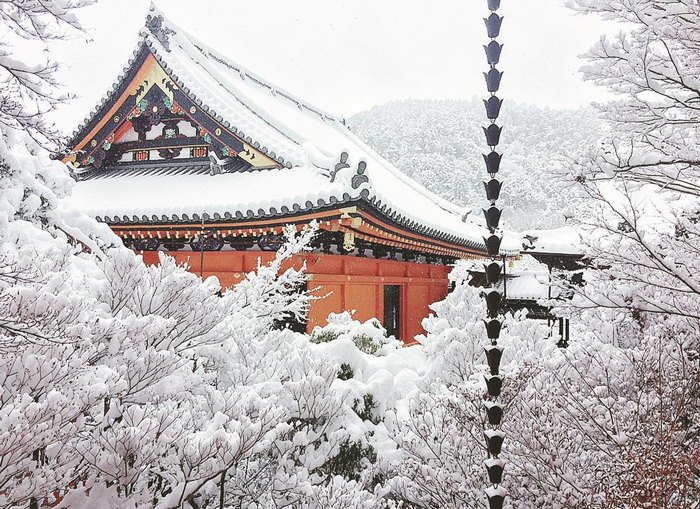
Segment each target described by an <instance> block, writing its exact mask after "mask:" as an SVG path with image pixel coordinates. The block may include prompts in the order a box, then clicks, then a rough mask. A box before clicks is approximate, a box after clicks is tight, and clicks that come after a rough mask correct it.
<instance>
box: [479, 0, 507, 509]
mask: <svg viewBox="0 0 700 509" xmlns="http://www.w3.org/2000/svg"><path fill="white" fill-rule="evenodd" d="M500 4H501V1H500V0H488V8H489V11H491V15H490V16H489V17H488V18H486V19H484V22H485V23H486V32H487V34H488V37H489V39H491V41H490V42H489V44H488V45H487V46H484V50H485V51H486V61H487V62H488V64H489V67H490V69H489V71H488V72H487V73H484V77H485V78H486V88H487V90H488V91H489V93H490V94H491V97H489V98H488V99H487V100H485V101H484V106H485V107H486V117H487V118H488V119H489V120H490V121H491V123H490V125H489V126H488V127H484V134H485V136H486V144H487V145H488V146H489V148H490V149H491V152H490V153H489V154H485V155H484V162H485V163H486V171H487V172H488V174H489V176H490V179H489V181H488V182H484V188H485V190H486V199H487V200H488V201H489V207H488V208H487V209H485V210H484V217H485V218H486V227H487V228H488V230H489V233H490V235H489V236H488V237H486V238H484V242H485V243H486V252H487V253H488V255H489V257H490V258H491V262H490V263H488V264H486V265H485V266H484V269H485V273H486V288H485V289H484V292H483V295H484V298H485V299H486V309H487V311H486V313H487V317H486V320H484V323H485V324H486V335H487V336H488V339H489V340H490V345H488V346H486V347H485V351H486V360H487V363H488V367H489V371H490V374H489V375H487V376H486V388H487V391H488V398H487V399H486V401H485V402H484V406H485V408H486V418H487V421H488V426H487V429H486V430H485V431H484V436H485V439H486V448H487V451H488V457H487V459H486V461H485V462H484V464H485V465H486V471H487V474H488V479H489V486H488V487H487V488H486V490H485V492H486V498H487V500H488V506H489V509H501V508H502V507H503V501H504V499H505V496H506V490H505V489H504V488H502V487H501V486H500V484H501V481H502V478H503V466H504V465H505V461H503V460H502V459H500V458H499V456H500V455H501V446H502V445H503V439H504V433H503V431H501V429H500V428H501V418H502V417H503V407H502V405H501V404H500V403H499V402H498V396H499V395H500V394H501V386H502V385H503V378H502V377H501V375H500V365H501V356H502V354H503V347H502V346H499V345H498V338H499V336H500V334H501V324H502V322H501V320H500V319H499V310H500V308H501V297H502V295H501V292H500V291H499V290H498V289H497V286H498V283H499V282H500V279H501V273H502V269H503V265H502V264H501V263H499V261H498V259H499V251H500V247H501V239H502V236H501V235H500V234H499V233H497V231H498V224H499V221H500V220H501V209H499V208H498V207H496V201H497V200H498V196H499V194H500V192H501V185H502V182H500V181H498V180H497V179H496V174H497V173H498V168H499V166H500V164H501V154H499V153H498V152H496V146H497V145H498V143H499V142H500V138H501V129H502V127H499V126H498V125H496V120H497V119H498V115H499V113H500V111H501V104H502V103H503V100H502V99H499V98H498V97H496V92H498V89H499V87H500V85H501V77H502V76H503V73H502V72H500V71H499V70H498V69H496V65H497V64H498V61H499V59H500V57H501V50H502V49H503V45H502V44H499V43H498V42H497V41H496V38H497V37H498V34H499V33H500V31H501V22H502V21H503V18H502V17H501V16H499V15H498V14H496V11H497V10H498V8H499V7H500Z"/></svg>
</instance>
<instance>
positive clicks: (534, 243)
mask: <svg viewBox="0 0 700 509" xmlns="http://www.w3.org/2000/svg"><path fill="white" fill-rule="evenodd" d="M523 252H524V253H529V254H558V255H573V256H582V255H583V249H582V248H581V239H580V237H579V235H578V233H576V230H575V229H574V228H572V227H570V226H562V227H561V228H555V229H552V230H528V231H526V232H524V233H523Z"/></svg>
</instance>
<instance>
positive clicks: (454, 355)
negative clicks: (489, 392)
mask: <svg viewBox="0 0 700 509" xmlns="http://www.w3.org/2000/svg"><path fill="white" fill-rule="evenodd" d="M468 268H469V266H468V264H466V263H463V262H462V263H459V264H458V265H457V267H456V268H455V269H454V270H453V272H452V274H451V275H450V277H451V279H453V280H454V282H455V283H456V286H455V289H454V290H453V291H452V292H451V293H450V294H449V295H448V296H447V298H446V299H445V300H443V301H441V302H438V303H436V304H433V305H432V309H433V310H434V311H435V313H436V314H435V315H432V316H430V317H429V318H427V319H426V320H425V321H424V327H425V329H426V331H427V332H426V336H425V337H424V338H422V339H421V342H422V343H423V344H424V347H425V351H426V358H427V359H426V371H425V375H424V376H423V377H422V378H421V379H420V380H419V382H418V383H417V384H416V389H415V390H414V391H412V392H411V393H410V394H409V395H408V396H407V397H405V398H402V399H400V400H399V401H397V402H396V404H395V405H394V408H393V409H392V411H390V412H389V413H388V415H387V416H386V418H385V425H386V427H387V430H388V435H389V436H390V437H391V439H392V440H393V441H394V442H395V444H396V450H395V451H392V452H391V453H389V454H386V455H385V456H386V460H385V461H383V462H382V467H383V469H384V471H385V475H387V476H388V478H389V480H388V483H389V485H390V486H391V488H392V493H393V496H394V497H396V498H398V499H399V500H402V501H405V502H408V503H410V504H413V505H414V506H415V507H425V508H438V507H449V508H458V507H465V508H467V507H468V508H481V507H483V506H484V504H485V503H486V502H485V497H484V493H483V485H484V476H485V468H484V458H485V457H486V444H485V440H484V427H485V426H484V425H485V422H484V419H485V417H484V414H485V412H484V403H485V401H486V394H485V393H486V390H485V386H484V377H485V376H488V375H489V370H488V367H487V366H486V365H485V361H486V359H485V355H484V350H483V347H484V324H483V323H482V321H481V319H482V317H483V316H485V303H484V300H483V298H482V297H481V296H480V294H479V290H478V289H477V288H474V287H472V286H469V285H468V284H467V281H468V279H470V276H469V273H468ZM547 336H548V334H547V330H546V326H543V324H541V323H539V322H536V321H534V320H524V319H523V316H520V315H519V316H515V317H514V316H512V315H509V316H507V317H506V318H505V321H504V331H503V332H502V334H501V338H500V340H499V344H501V342H502V344H503V345H504V346H505V350H504V358H503V361H502V370H501V371H502V373H503V374H504V378H505V380H504V385H503V392H502V393H501V398H502V400H501V401H502V402H503V406H504V412H508V416H509V418H508V420H507V422H504V425H503V431H504V432H505V435H506V437H507V440H508V443H507V444H506V445H505V450H504V454H503V455H502V456H501V458H504V459H505V460H506V464H507V467H506V468H508V469H509V470H510V469H512V465H511V463H512V461H513V459H514V458H513V457H512V452H511V451H512V450H513V449H514V448H515V446H514V445H513V443H514V442H519V441H522V440H525V439H526V437H529V436H530V435H529V430H528V429H527V428H523V427H522V425H521V424H522V422H521V415H522V407H523V405H526V404H528V401H527V400H526V399H523V398H522V397H521V394H522V392H523V391H524V390H525V388H527V387H529V386H531V384H533V383H534V380H535V378H536V377H537V376H538V374H539V372H540V369H541V368H542V365H543V359H545V358H547V357H548V356H549V355H550V354H552V353H553V352H555V351H556V345H555V341H554V339H553V338H548V337H547ZM496 461H498V460H496ZM513 470H514V469H513ZM508 478H509V486H510V485H512V484H517V483H520V482H522V479H518V478H517V476H515V475H514V474H513V473H509V474H508ZM526 503H527V500H526V499H523V500H520V499H518V500H517V501H516V504H517V506H518V507H535V505H532V506H530V505H526Z"/></svg>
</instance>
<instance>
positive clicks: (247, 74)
mask: <svg viewBox="0 0 700 509" xmlns="http://www.w3.org/2000/svg"><path fill="white" fill-rule="evenodd" d="M151 13H152V14H151ZM149 15H151V16H154V17H157V16H159V17H161V19H162V23H163V24H165V25H167V26H169V27H171V28H172V29H175V32H176V33H177V34H179V35H181V36H183V37H184V38H185V39H187V40H188V41H189V42H190V43H191V44H192V45H193V46H194V47H195V48H196V49H197V50H198V51H199V52H200V53H202V55H203V56H205V57H208V58H212V59H213V60H215V61H216V62H218V63H220V64H221V65H224V66H225V67H228V68H229V69H231V70H232V71H234V72H236V73H238V74H239V75H241V76H242V77H244V78H248V79H250V80H251V81H252V82H253V83H255V84H256V85H257V86H259V87H262V88H265V89H268V90H269V91H270V92H271V93H272V94H273V95H274V96H275V97H282V98H284V99H285V100H287V101H289V102H291V103H292V104H294V105H296V106H297V107H301V108H303V109H305V110H307V111H309V112H311V113H314V114H316V115H318V116H320V117H322V118H324V119H327V120H333V121H335V122H338V123H340V124H341V125H343V126H345V118H344V117H343V116H340V115H335V114H333V113H330V112H328V111H326V110H324V109H323V108H319V107H318V106H315V105H313V104H311V103H310V102H308V101H305V100H303V99H302V98H301V97H299V96H297V95H296V94H293V93H291V92H289V91H288V90H286V89H284V88H283V87H280V86H279V85H277V84H275V83H273V82H271V81H269V80H267V79H265V78H263V77H262V76H260V75H259V74H256V73H254V72H252V71H250V70H249V69H248V68H247V67H245V66H243V65H241V64H239V63H238V62H235V61H233V60H232V59H231V58H229V57H227V56H225V55H224V54H222V53H220V52H218V51H217V50H215V49H214V48H212V47H211V46H209V45H208V44H206V43H204V42H203V41H202V40H201V39H199V38H197V37H195V36H194V35H192V34H191V33H190V32H188V31H187V30H185V29H183V28H182V27H181V26H180V25H178V24H177V23H174V22H173V21H172V20H171V19H170V18H168V17H167V16H166V15H165V14H163V11H161V10H160V9H158V8H157V7H155V5H154V3H153V2H151V7H150V8H149ZM142 30H149V29H148V27H146V26H144V28H143V29H142ZM149 33H150V30H149ZM151 35H153V34H151ZM166 49H167V48H166Z"/></svg>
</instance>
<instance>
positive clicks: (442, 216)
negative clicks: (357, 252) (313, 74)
mask: <svg viewBox="0 0 700 509" xmlns="http://www.w3.org/2000/svg"><path fill="white" fill-rule="evenodd" d="M150 16H151V18H152V17H155V18H160V19H159V23H158V24H157V30H155V31H154V30H153V29H151V30H148V29H144V30H143V31H142V36H143V39H144V43H145V44H146V45H147V47H148V48H149V50H150V51H151V53H152V54H153V55H154V57H155V58H156V60H157V61H158V63H159V64H160V65H161V66H162V67H163V69H164V70H165V71H166V72H168V74H169V75H170V77H171V78H172V79H173V81H174V82H175V83H176V84H177V85H178V86H179V87H180V88H181V89H182V90H183V91H184V92H185V93H186V94H188V95H189V96H190V97H192V98H193V99H194V100H195V101H196V102H197V103H198V104H200V105H201V106H202V108H203V109H205V111H207V112H208V113H209V114H210V115H212V116H213V117H215V118H219V119H223V120H225V121H226V122H227V125H229V124H230V125H231V126H232V127H231V129H232V131H234V132H235V133H236V134H237V135H238V136H239V137H241V138H243V139H244V140H245V141H246V142H248V143H250V144H251V145H253V146H255V147H257V148H260V149H261V150H262V151H263V152H265V153H272V152H274V155H275V156H276V159H277V160H278V161H283V162H284V164H285V166H286V167H287V168H283V169H281V170H265V171H253V172H247V173H232V174H223V175H216V176H209V175H204V174H187V175H172V174H162V175H139V174H134V175H123V174H121V175H120V178H109V179H102V178H101V179H95V180H87V181H85V182H80V183H79V184H78V185H77V186H76V191H75V193H74V197H73V200H74V202H75V204H76V206H77V207H79V208H80V209H82V210H84V211H85V212H88V213H90V214H92V215H95V216H100V217H110V216H126V215H128V216H134V215H135V216H139V217H140V216H147V217H151V216H156V217H160V216H169V215H172V214H182V213H187V214H192V213H195V212H196V213H198V214H202V213H208V214H209V215H210V216H213V215H214V214H215V213H218V214H220V215H223V213H224V212H228V213H229V214H232V215H233V214H235V213H236V212H242V213H243V215H244V217H245V214H246V212H247V211H248V210H252V211H253V212H255V213H257V212H258V211H261V212H265V214H267V215H269V213H270V211H271V209H275V210H276V211H280V210H282V208H283V207H285V208H287V209H289V210H297V209H298V208H301V209H302V210H306V209H309V208H314V207H319V206H320V205H321V204H322V203H325V204H333V203H343V202H347V201H351V200H360V199H362V200H365V201H367V202H370V203H372V204H373V205H374V207H375V208H376V209H378V210H380V211H382V212H384V213H386V214H387V215H388V216H389V217H391V218H392V219H394V220H396V221H397V222H398V223H399V224H403V225H404V226H408V227H413V228H415V227H417V226H421V227H422V228H420V229H424V230H426V231H429V232H430V231H432V232H434V233H435V234H436V236H438V237H443V238H450V237H454V241H455V242H457V243H459V244H463V245H471V246H478V247H479V248H480V249H482V250H483V249H484V246H483V237H485V236H487V231H486V229H485V228H484V227H483V225H481V224H478V223H476V222H474V221H473V220H467V222H463V221H462V218H461V212H462V211H461V208H460V207H458V206H456V205H454V204H452V203H450V202H448V201H447V200H445V199H443V198H441V197H439V196H437V195H436V194H434V193H432V192H430V191H428V190H427V189H425V188H424V187H422V186H421V185H420V184H418V183H416V182H415V181H414V180H412V179H411V178H409V177H408V176H406V175H404V174H403V173H401V172H400V171H399V170H398V169H396V168H395V167H394V166H392V165H391V163H389V162H388V161H386V160H385V159H384V158H382V157H381V156H380V155H378V154H377V153H376V152H374V151H373V150H372V149H370V148H369V147H368V146H367V145H365V144H364V143H363V142H362V141H361V140H360V139H359V138H357V137H356V136H355V135H354V134H353V133H352V132H351V131H350V130H349V129H348V128H347V127H346V126H345V125H344V123H343V121H342V119H341V118H339V117H336V116H334V115H332V114H329V113H327V112H324V111H322V110H321V109H320V108H316V107H315V106H313V105H310V104H308V103H306V102H303V101H302V100H300V99H298V98H297V97H295V96H294V95H293V94H290V93H288V92H286V91H284V90H283V89H281V88H280V87H277V86H276V85H273V84H271V83H269V82H267V81H265V80H263V79H262V78H260V77H258V76H256V75H255V74H253V73H251V72H250V71H247V70H246V69H244V68H243V67H242V66H239V65H238V64H236V63H233V62H231V61H230V60H229V59H227V58H226V57H224V56H222V55H221V54H219V53H217V52H216V51H214V50H212V49H210V48H208V47H207V46H206V45H205V44H203V43H201V42H200V41H198V40H197V39H195V38H194V37H192V36H190V35H189V34H187V33H186V32H185V31H184V30H182V29H181V28H180V27H178V26H177V25H175V24H173V23H171V22H170V21H169V20H167V19H165V18H164V17H162V14H161V13H159V12H158V11H155V10H154V9H152V13H151V14H150ZM151 18H149V19H151ZM116 88H117V87H116V86H115V87H114V89H116ZM108 99H109V96H108V97H106V98H105V99H104V101H103V104H102V105H100V106H98V107H97V108H96V109H95V110H94V112H93V115H97V112H98V111H100V109H101V106H104V104H105V103H106V102H107V100H108ZM87 124H88V125H89V124H90V122H88V123H87ZM343 152H345V153H347V155H348V157H347V162H346V163H347V165H349V166H348V167H343V168H342V169H341V170H340V171H338V172H337V175H336V177H335V178H334V179H333V181H332V182H331V178H330V176H331V173H332V172H333V170H334V169H335V167H336V164H338V162H339V161H340V156H341V154H342V153H343ZM361 163H364V165H366V172H365V175H366V176H367V177H368V181H367V182H361V180H364V179H360V184H359V185H357V181H356V182H353V177H354V176H355V175H357V173H358V166H359V165H360V164H361ZM364 165H363V166H364ZM106 173H108V172H105V175H106ZM309 204H310V205H311V206H308V205H309ZM513 247H514V246H513ZM504 250H505V251H508V252H510V251H511V249H510V248H506V247H505V246H504Z"/></svg>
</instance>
